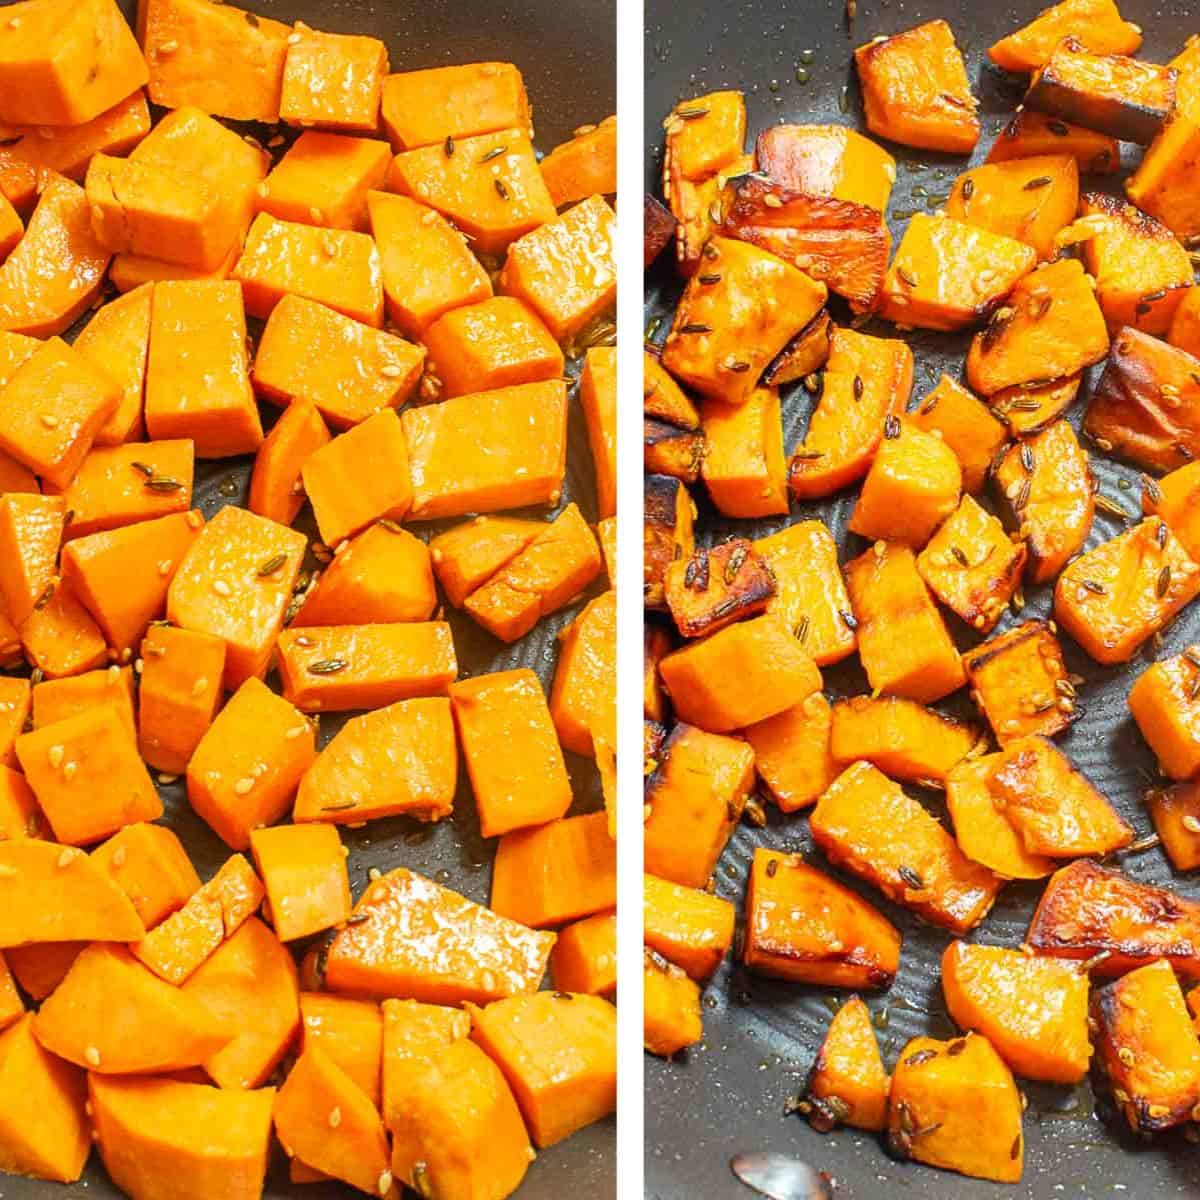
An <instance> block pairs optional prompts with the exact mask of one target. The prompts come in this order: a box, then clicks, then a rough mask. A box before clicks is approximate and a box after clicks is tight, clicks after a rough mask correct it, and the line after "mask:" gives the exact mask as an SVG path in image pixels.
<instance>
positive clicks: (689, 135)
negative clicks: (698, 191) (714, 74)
mask: <svg viewBox="0 0 1200 1200" xmlns="http://www.w3.org/2000/svg"><path fill="white" fill-rule="evenodd" d="M663 127H664V129H665V130H666V139H665V143H666V146H665V151H664V156H663V175H664V178H665V177H666V174H667V172H668V171H669V170H672V169H674V170H677V171H678V172H679V173H680V175H681V176H682V177H683V178H684V179H689V180H699V179H704V178H705V177H706V176H708V175H713V174H715V173H716V172H717V171H719V170H720V169H721V168H722V167H724V166H727V165H728V164H729V163H730V162H732V161H733V159H735V158H736V157H737V156H738V155H739V154H741V153H742V145H743V143H744V141H745V138H746V102H745V99H744V98H743V96H742V93H741V92H735V91H722V92H708V93H707V94H705V95H701V96H695V97H693V98H692V99H690V100H683V101H680V102H679V103H678V104H676V105H675V107H674V108H672V109H671V111H670V112H669V113H668V114H667V116H666V117H665V118H664V119H663Z"/></svg>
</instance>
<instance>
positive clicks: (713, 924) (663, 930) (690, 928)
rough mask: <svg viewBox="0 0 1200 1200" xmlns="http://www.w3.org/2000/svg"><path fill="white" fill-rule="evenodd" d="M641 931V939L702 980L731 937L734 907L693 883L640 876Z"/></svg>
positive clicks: (713, 965) (721, 954) (730, 941)
mask: <svg viewBox="0 0 1200 1200" xmlns="http://www.w3.org/2000/svg"><path fill="white" fill-rule="evenodd" d="M642 883H643V886H642V935H643V937H644V938H645V941H646V945H647V946H649V947H650V948H651V949H652V950H657V951H658V953H659V954H661V955H662V956H663V958H665V959H666V960H667V961H668V962H671V963H674V964H675V965H676V966H677V967H682V968H683V969H684V970H685V971H686V972H687V973H688V974H689V975H690V976H691V977H692V978H693V979H695V980H697V981H698V982H701V983H703V982H704V980H706V979H707V978H708V977H709V976H710V975H711V974H712V973H713V972H714V971H715V970H716V969H717V967H718V966H719V965H720V962H721V960H722V959H723V958H724V957H725V953H726V951H727V950H728V949H729V947H730V945H731V944H732V942H733V929H734V924H735V921H736V910H735V909H734V907H733V905H732V904H730V902H729V901H728V900H723V899H721V897H720V896H714V895H712V894H711V893H709V892H706V891H703V890H701V889H698V888H688V887H683V886H681V885H680V884H678V883H671V882H669V881H668V880H665V879H659V878H658V876H657V875H645V876H643V881H642Z"/></svg>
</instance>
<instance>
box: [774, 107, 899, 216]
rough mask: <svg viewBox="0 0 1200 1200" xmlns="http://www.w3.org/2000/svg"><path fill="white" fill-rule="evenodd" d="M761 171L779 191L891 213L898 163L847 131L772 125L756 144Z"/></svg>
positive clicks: (839, 127) (831, 127) (842, 127)
mask: <svg viewBox="0 0 1200 1200" xmlns="http://www.w3.org/2000/svg"><path fill="white" fill-rule="evenodd" d="M754 153H755V159H756V162H757V167H758V170H759V172H760V173H761V174H763V175H766V176H767V177H768V178H769V179H771V180H772V181H773V182H774V183H776V184H778V185H779V186H780V187H781V188H784V189H785V190H787V191H792V192H807V193H808V194H809V195H810V196H831V197H833V198H834V199H835V200H849V201H850V202H851V203H853V204H863V205H866V207H867V208H873V209H875V211H876V212H879V213H884V212H886V211H887V206H888V198H889V196H891V194H892V184H894V183H895V182H896V160H895V159H894V158H892V156H891V155H890V154H889V153H888V152H887V151H886V150H885V149H884V148H883V147H882V146H880V145H878V144H877V143H875V142H873V141H871V139H870V138H868V137H864V136H863V135H862V134H861V133H857V132H856V131H855V130H853V129H850V128H848V127H847V126H845V125H772V126H771V127H770V128H768V129H764V130H763V131H762V132H761V133H760V134H759V135H758V138H757V139H756V140H755V144H754Z"/></svg>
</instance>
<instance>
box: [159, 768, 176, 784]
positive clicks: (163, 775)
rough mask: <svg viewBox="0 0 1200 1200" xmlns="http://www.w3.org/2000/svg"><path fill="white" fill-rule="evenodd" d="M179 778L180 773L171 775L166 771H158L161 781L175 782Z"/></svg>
mask: <svg viewBox="0 0 1200 1200" xmlns="http://www.w3.org/2000/svg"><path fill="white" fill-rule="evenodd" d="M178 778H179V776H178V775H169V774H168V773H167V772H166V771H160V772H159V773H158V782H159V783H174V782H175V781H176V780H177V779H178Z"/></svg>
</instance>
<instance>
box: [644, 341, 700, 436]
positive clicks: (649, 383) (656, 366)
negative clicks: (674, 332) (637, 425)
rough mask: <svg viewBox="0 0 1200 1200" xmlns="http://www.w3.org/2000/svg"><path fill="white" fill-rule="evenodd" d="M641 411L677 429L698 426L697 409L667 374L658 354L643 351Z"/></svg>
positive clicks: (696, 427) (691, 428) (694, 428)
mask: <svg viewBox="0 0 1200 1200" xmlns="http://www.w3.org/2000/svg"><path fill="white" fill-rule="evenodd" d="M642 411H643V413H644V414H645V416H646V417H648V418H653V419H654V420H657V421H662V422H664V423H665V424H667V425H676V426H678V427H679V428H680V429H688V430H693V431H694V430H697V429H699V428H700V412H699V410H698V409H697V408H696V406H695V405H694V404H693V403H692V401H691V400H690V399H689V398H688V396H687V395H686V394H685V393H684V391H683V389H682V388H681V387H680V386H679V384H677V383H676V382H675V380H674V379H672V378H671V376H670V375H669V374H668V373H667V371H666V369H665V368H664V367H663V365H662V362H661V361H660V358H659V355H658V353H657V352H656V353H653V354H652V353H651V352H650V350H649V349H647V350H644V351H643V352H642Z"/></svg>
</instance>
